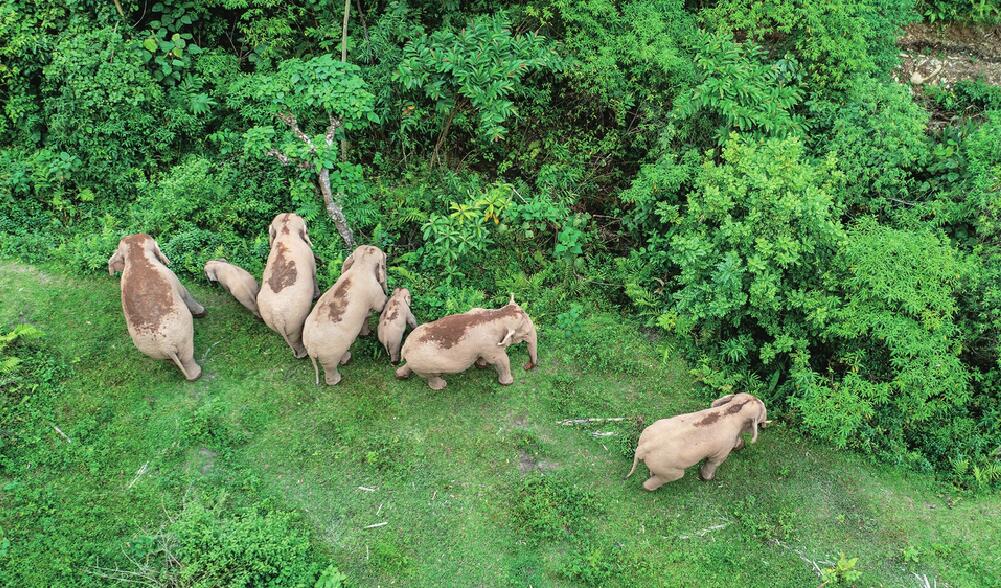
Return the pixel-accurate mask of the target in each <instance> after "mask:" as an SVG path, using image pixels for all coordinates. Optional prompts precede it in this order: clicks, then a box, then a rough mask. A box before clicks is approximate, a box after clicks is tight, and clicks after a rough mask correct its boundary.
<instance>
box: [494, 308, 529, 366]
mask: <svg viewBox="0 0 1001 588" xmlns="http://www.w3.org/2000/svg"><path fill="white" fill-rule="evenodd" d="M508 306H509V307H510V306H513V307H514V308H515V309H517V312H514V313H512V314H511V315H510V316H509V319H508V323H507V325H506V327H507V332H506V333H505V334H504V337H503V338H502V339H501V340H500V341H499V342H498V343H497V344H498V345H502V346H504V347H507V346H508V345H514V344H515V343H521V342H523V341H528V363H526V364H525V366H524V367H525V369H526V370H530V369H532V368H534V367H535V366H537V365H539V334H538V333H537V332H536V330H535V323H533V322H532V319H531V318H529V316H528V313H526V312H525V311H524V310H522V309H521V307H520V306H518V303H516V302H515V301H514V294H512V295H511V300H510V301H509V302H508Z"/></svg>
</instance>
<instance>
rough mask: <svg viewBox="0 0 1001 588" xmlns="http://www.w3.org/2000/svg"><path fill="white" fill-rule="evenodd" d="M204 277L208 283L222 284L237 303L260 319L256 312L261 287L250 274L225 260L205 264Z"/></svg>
mask: <svg viewBox="0 0 1001 588" xmlns="http://www.w3.org/2000/svg"><path fill="white" fill-rule="evenodd" d="M205 277H206V278H208V279H209V281H210V282H219V283H220V284H222V287H223V288H224V289H225V290H226V291H227V292H229V293H230V294H232V295H233V298H236V300H237V302H239V303H240V304H242V305H243V307H244V308H246V309H247V310H249V311H250V312H251V313H253V315H254V316H256V317H257V318H261V313H260V311H258V310H257V294H258V293H259V292H260V291H261V287H260V286H259V285H257V280H255V279H254V276H252V275H250V272H248V271H247V270H245V269H243V268H242V267H240V266H238V265H234V264H232V263H229V262H228V261H226V260H225V259H213V260H211V261H207V262H205Z"/></svg>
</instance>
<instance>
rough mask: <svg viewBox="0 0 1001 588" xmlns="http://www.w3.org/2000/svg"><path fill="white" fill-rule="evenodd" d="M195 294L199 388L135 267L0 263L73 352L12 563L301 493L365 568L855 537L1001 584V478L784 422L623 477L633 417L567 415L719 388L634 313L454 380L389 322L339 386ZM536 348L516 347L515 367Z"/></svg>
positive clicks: (646, 563) (659, 411)
mask: <svg viewBox="0 0 1001 588" xmlns="http://www.w3.org/2000/svg"><path fill="white" fill-rule="evenodd" d="M191 290H192V292H193V293H194V294H195V296H196V297H198V298H199V300H200V301H202V302H203V303H204V304H205V305H206V307H207V308H208V310H209V314H208V316H207V317H206V318H204V319H202V320H200V321H197V322H196V357H197V358H198V359H199V361H200V362H201V363H202V365H203V368H204V369H205V372H204V375H203V377H202V379H201V380H199V381H197V382H194V383H185V382H184V381H183V380H182V379H181V378H180V375H179V374H178V373H177V370H176V369H175V368H174V367H173V366H172V365H171V364H169V363H168V362H158V361H154V360H150V359H148V358H146V357H144V356H142V355H140V354H139V353H138V352H136V351H135V349H134V348H133V347H132V343H131V341H130V340H129V338H128V334H127V333H126V331H125V326H124V319H123V318H122V315H121V310H120V306H119V298H118V279H117V278H114V279H113V278H109V277H106V276H103V277H93V278H78V277H69V276H64V275H60V274H56V273H48V272H45V271H42V270H39V269H36V268H31V267H25V266H20V265H15V264H3V265H0V299H2V300H3V301H4V303H3V304H2V305H0V327H2V329H0V330H4V331H6V330H8V329H9V328H10V327H11V326H13V325H14V324H17V323H21V322H28V323H31V324H33V325H35V326H36V327H38V328H39V329H40V330H42V331H43V332H44V333H45V335H46V340H47V342H46V344H47V345H48V346H49V347H50V348H52V349H54V350H56V353H57V354H58V355H59V356H60V357H62V358H64V359H65V360H66V361H68V362H70V363H71V364H72V365H73V368H74V369H73V374H72V376H70V377H69V378H68V379H67V380H66V381H65V383H64V385H63V386H62V387H61V389H60V394H61V396H60V397H59V398H57V399H55V400H54V404H53V406H54V412H53V414H52V420H53V421H55V422H53V423H47V422H44V419H42V420H40V421H39V422H38V424H37V425H38V426H37V434H38V435H39V436H40V437H41V438H42V439H43V440H44V445H43V446H44V448H45V451H44V453H45V455H42V454H41V453H40V454H39V455H38V457H37V460H35V461H36V462H37V464H38V465H36V466H35V467H30V468H24V469H22V470H21V471H14V472H8V475H6V476H5V477H3V478H0V506H2V510H0V528H2V530H3V535H0V537H6V539H7V540H8V541H9V547H8V548H7V549H6V552H5V554H4V555H2V556H0V574H6V575H0V578H7V579H8V581H9V582H12V583H13V584H12V585H20V586H59V585H63V586H76V585H84V584H88V583H89V584H94V585H101V584H102V583H104V582H106V580H103V579H101V578H99V577H97V576H95V575H93V574H92V573H91V571H92V570H93V568H95V567H96V566H102V567H123V568H124V567H128V566H129V562H128V560H127V559H126V554H128V553H129V550H130V549H132V543H130V541H132V540H134V538H135V537H136V536H138V535H142V534H143V530H144V529H145V530H149V529H155V528H157V527H158V526H159V525H161V524H163V523H164V522H165V521H166V520H168V519H169V518H170V517H172V516H176V513H178V512H180V511H181V510H182V508H183V506H182V505H183V504H185V503H187V502H190V501H193V500H204V501H209V502H212V503H213V504H219V503H226V504H231V505H235V506H247V505H256V506H259V507H261V508H264V509H278V510H284V511H289V510H291V511H297V512H298V513H299V514H300V515H301V517H300V518H299V519H298V520H299V522H298V523H297V524H299V525H300V526H302V527H303V528H305V529H306V530H307V531H308V533H309V534H310V536H311V537H312V543H313V545H314V548H315V549H316V550H317V552H318V553H319V554H320V557H322V558H324V559H327V560H329V561H331V562H334V563H336V564H337V565H338V566H339V567H340V569H341V570H342V571H343V572H345V573H346V574H347V575H348V576H349V578H350V579H351V583H352V585H356V586H376V585H384V586H386V585H400V586H436V585H455V586H476V585H479V586H527V585H532V586H550V585H555V586H563V585H580V584H589V585H596V586H597V585H602V586H619V585H621V586H650V585H658V584H660V585H671V586H716V585H739V586H810V585H816V584H818V583H819V582H818V580H817V576H816V574H815V572H814V569H813V566H812V564H811V563H809V560H812V561H815V562H818V564H819V565H820V566H821V567H823V566H825V565H830V564H829V563H827V564H825V563H822V562H831V561H833V560H835V559H837V556H838V553H839V552H844V553H845V554H846V555H847V556H849V557H858V558H859V563H858V567H859V569H860V570H861V571H862V574H863V575H862V579H861V580H860V581H859V582H858V585H862V586H916V585H917V582H916V580H915V579H914V573H919V574H927V575H928V577H929V578H933V577H934V578H937V579H938V582H939V586H946V585H947V586H957V587H958V586H999V585H1001V579H999V572H998V570H999V569H1001V555H999V553H998V550H997V544H998V540H999V538H1001V499H999V498H998V497H997V496H982V497H969V496H958V495H955V494H953V493H951V492H950V491H949V490H948V489H946V488H945V487H943V486H941V485H938V484H936V483H935V482H933V481H932V480H931V479H930V478H928V477H924V476H919V475H916V474H912V473H908V472H904V471H900V470H896V469H892V468H889V467H881V466H876V465H872V464H870V463H867V462H866V461H865V460H863V459H862V458H861V457H860V456H856V455H851V454H845V453H841V452H837V451H835V450H833V449H831V448H828V447H825V446H819V445H817V444H815V443H813V442H811V441H809V440H806V439H803V438H802V437H801V436H799V435H798V434H797V433H795V432H794V431H791V430H789V429H787V428H786V427H785V426H784V425H781V424H779V425H777V426H775V427H773V428H771V429H769V430H767V431H765V432H764V433H762V435H761V437H760V439H759V442H758V443H757V444H756V445H754V446H751V447H749V449H747V450H745V451H743V452H740V453H738V454H735V455H733V456H732V457H731V458H730V459H729V460H728V461H727V462H726V464H724V466H723V467H722V468H721V469H720V472H719V476H718V478H717V480H715V481H713V482H710V483H706V482H702V481H700V480H698V479H697V476H696V475H695V472H694V470H692V471H691V472H690V473H689V475H688V476H686V477H685V478H684V479H682V480H680V481H678V482H675V483H672V484H669V485H667V486H665V487H664V488H662V489H661V490H659V491H657V492H655V493H646V492H644V491H642V489H641V488H640V483H641V481H642V480H643V479H644V474H645V471H643V468H641V471H640V473H639V475H636V476H634V477H633V478H631V479H629V480H623V479H622V478H623V476H624V475H625V473H626V472H627V471H628V469H629V465H630V463H631V449H632V442H633V439H634V437H635V435H636V433H637V431H638V428H637V425H636V424H635V423H633V422H626V423H623V424H611V425H606V426H601V425H596V426H578V427H565V426H560V425H558V424H557V421H559V420H560V419H563V418H571V417H604V416H628V417H631V418H633V417H639V418H642V419H644V421H645V422H646V423H649V422H652V421H653V420H655V419H657V418H661V417H663V416H667V415H670V414H672V413H675V412H678V411H682V410H692V409H698V408H701V407H703V406H704V405H705V401H704V400H703V399H701V398H700V397H699V394H698V392H697V390H696V388H695V387H694V385H693V383H692V382H691V381H690V379H689V378H688V376H687V373H686V369H685V366H684V364H683V363H681V362H680V361H677V360H669V361H667V362H666V363H665V362H663V361H662V359H661V358H662V356H663V351H664V350H663V343H658V342H651V341H649V340H647V338H645V337H644V336H643V335H641V334H640V333H639V332H638V331H637V330H636V329H635V328H633V327H632V326H630V325H628V324H621V322H620V321H619V320H618V319H616V318H613V317H608V316H598V317H596V318H594V319H590V320H588V321H585V322H584V324H582V325H581V326H580V327H579V328H578V329H577V330H576V332H574V333H559V332H555V329H549V330H545V331H544V332H543V333H542V335H543V337H542V340H541V341H540V360H541V361H542V365H541V367H540V368H539V369H538V370H536V371H535V372H533V373H525V372H524V371H522V370H521V369H520V368H518V369H516V370H515V384H514V385H512V386H509V387H501V386H499V385H498V384H497V383H496V381H495V376H494V373H493V371H492V370H482V371H481V370H475V369H473V370H471V371H470V372H468V373H467V374H464V375H462V376H459V377H454V378H451V379H450V380H449V387H448V388H447V389H446V390H445V391H443V392H441V393H436V392H433V391H431V390H430V389H428V388H427V387H426V386H424V385H423V384H422V383H421V382H420V381H419V380H415V379H412V380H409V381H404V382H400V381H396V380H395V379H393V377H392V368H391V367H390V366H389V364H388V361H387V360H386V358H385V356H384V354H383V353H382V351H381V349H380V348H379V347H378V345H377V343H376V342H375V340H374V338H372V339H368V340H363V341H359V342H358V343H356V344H355V348H354V351H355V352H356V353H355V357H354V359H353V360H352V363H351V364H349V365H348V366H346V367H345V368H344V370H343V374H344V381H343V382H342V384H341V385H339V386H338V387H336V388H329V387H316V386H313V385H312V377H313V374H312V368H311V367H310V365H309V363H308V362H307V361H297V360H295V359H293V358H292V356H291V353H289V352H288V350H287V349H286V348H285V346H284V343H282V341H281V340H280V338H279V337H277V336H276V335H274V334H273V333H271V332H269V331H268V330H267V329H266V327H264V325H263V324H262V323H259V322H257V321H255V320H254V319H253V317H251V316H250V315H249V314H247V313H246V312H245V311H244V310H243V309H242V308H241V307H240V306H239V305H238V304H237V303H236V302H235V301H234V300H232V299H230V298H228V297H227V296H226V295H225V294H224V293H223V292H222V291H221V290H213V289H210V288H208V287H204V286H202V285H193V286H192V287H191ZM528 302H529V303H530V301H528ZM524 361H525V352H524V349H521V348H519V349H517V350H516V351H515V352H514V358H513V360H512V364H514V365H521V364H522V363H524ZM775 416H779V415H775ZM41 418H42V417H40V419H41ZM50 424H55V425H57V426H59V427H60V429H61V430H62V431H63V432H65V433H66V435H67V436H68V437H69V438H70V439H72V443H67V442H65V441H64V440H63V439H61V438H60V437H59V436H58V434H57V433H56V432H55V431H54V430H53V429H51V427H50V426H49V425H50ZM593 432H613V433H614V434H613V435H608V436H602V437H595V436H592V433H593ZM144 465H145V466H146V468H145V473H143V474H142V475H138V476H137V472H139V471H140V470H142V469H143V466H144ZM0 471H3V470H0ZM366 489H369V490H372V491H369V490H366ZM382 522H385V523H386V524H385V525H382V526H378V527H373V528H365V527H366V526H368V525H374V524H377V523H382ZM0 553H2V552H0Z"/></svg>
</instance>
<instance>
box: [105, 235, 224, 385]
mask: <svg viewBox="0 0 1001 588" xmlns="http://www.w3.org/2000/svg"><path fill="white" fill-rule="evenodd" d="M168 264H170V260H169V259H167V256H166V255H164V254H163V251H160V246H159V245H157V243H156V241H155V240H153V238H152V237H150V236H149V235H145V234H141V233H140V234H137V235H129V236H127V237H125V238H123V239H122V240H121V241H120V242H119V243H118V248H117V249H115V252H114V254H112V256H111V257H110V258H108V273H109V274H111V275H115V272H122V310H123V311H124V313H125V324H126V326H127V328H128V330H129V335H130V336H131V337H132V342H133V343H134V344H135V346H136V349H138V350H139V351H140V352H142V353H144V354H146V355H148V356H149V357H152V358H153V359H169V360H171V361H173V362H174V363H175V364H176V365H177V367H178V369H180V370H181V373H182V374H184V377H185V378H186V379H188V380H197V379H198V377H199V376H201V375H202V368H201V366H199V365H198V364H197V363H195V344H194V322H193V321H192V317H197V318H201V317H203V316H205V307H203V306H202V305H201V304H198V302H197V301H196V300H195V299H194V297H192V296H191V294H190V293H189V292H188V291H187V290H186V289H185V288H184V286H182V285H181V282H180V281H178V279H177V276H175V275H174V272H172V271H170V269H168V268H167V265H168Z"/></svg>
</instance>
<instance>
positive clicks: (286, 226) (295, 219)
mask: <svg viewBox="0 0 1001 588" xmlns="http://www.w3.org/2000/svg"><path fill="white" fill-rule="evenodd" d="M279 233H280V234H282V235H290V234H293V233H296V234H298V235H299V238H300V239H302V240H303V241H305V242H306V243H307V244H308V245H309V246H310V247H312V246H313V242H312V241H310V240H309V232H308V231H307V230H306V221H304V220H302V217H301V216H299V215H298V214H296V213H294V212H286V213H285V214H279V215H278V216H276V217H275V218H274V220H272V221H271V224H270V225H268V246H271V245H274V242H275V239H276V238H277V237H278V235H279Z"/></svg>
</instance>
